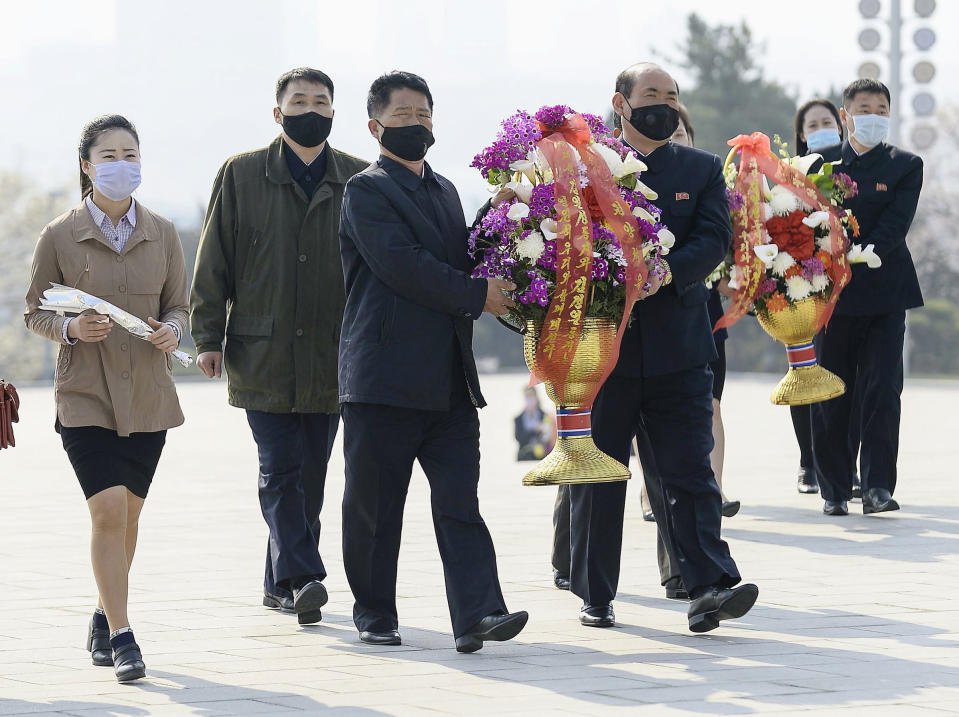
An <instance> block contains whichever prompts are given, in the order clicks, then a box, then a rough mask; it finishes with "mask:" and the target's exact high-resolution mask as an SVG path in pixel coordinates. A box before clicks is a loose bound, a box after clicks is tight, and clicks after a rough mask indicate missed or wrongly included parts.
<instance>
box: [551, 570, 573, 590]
mask: <svg viewBox="0 0 959 717" xmlns="http://www.w3.org/2000/svg"><path fill="white" fill-rule="evenodd" d="M553 585H555V586H556V587H557V588H559V589H560V590H569V575H563V574H562V573H560V572H559V570H553Z"/></svg>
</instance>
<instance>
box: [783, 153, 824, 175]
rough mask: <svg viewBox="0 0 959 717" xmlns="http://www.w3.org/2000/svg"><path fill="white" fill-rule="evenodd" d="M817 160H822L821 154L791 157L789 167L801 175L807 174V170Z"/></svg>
mask: <svg viewBox="0 0 959 717" xmlns="http://www.w3.org/2000/svg"><path fill="white" fill-rule="evenodd" d="M818 159H822V155H821V154H805V155H803V156H801V157H791V158H790V159H789V165H790V166H791V167H795V168H796V169H798V170H799V171H800V172H802V173H803V174H809V168H810V167H812V166H813V164H815V162H816V160H818Z"/></svg>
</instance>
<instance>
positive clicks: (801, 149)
mask: <svg viewBox="0 0 959 717" xmlns="http://www.w3.org/2000/svg"><path fill="white" fill-rule="evenodd" d="M817 105H819V106H820V107H825V108H826V109H827V110H829V112H830V114H832V116H833V117H835V118H836V128H837V129H838V130H839V141H840V142H841V141H842V140H843V134H845V133H844V132H843V129H844V128H843V126H842V120H841V119H840V118H839V110H838V109H836V105H834V104H833V103H832V102H830V101H829V100H827V99H823V98H822V97H817V98H816V99H813V100H809V101H808V102H805V103H803V105H802V107H800V108H799V109H798V110H797V111H796V118H795V120H794V122H793V124H794V125H795V129H796V154H798V155H799V156H803V155H806V154H809V146H808V145H807V144H806V140H804V139H803V138H802V136H803V131H802V126H803V123H804V122H805V121H806V113H807V112H808V111H809V110H810V109H812V108H813V107H815V106H817Z"/></svg>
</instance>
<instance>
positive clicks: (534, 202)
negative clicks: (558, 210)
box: [529, 184, 556, 219]
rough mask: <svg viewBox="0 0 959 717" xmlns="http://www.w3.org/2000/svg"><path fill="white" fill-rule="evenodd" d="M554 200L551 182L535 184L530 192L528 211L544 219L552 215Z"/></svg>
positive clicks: (553, 187)
mask: <svg viewBox="0 0 959 717" xmlns="http://www.w3.org/2000/svg"><path fill="white" fill-rule="evenodd" d="M555 201H556V198H555V186H554V185H553V184H537V185H536V186H535V187H533V191H532V193H531V194H530V198H529V212H530V214H531V215H533V216H534V217H542V218H544V219H546V218H548V217H550V216H552V214H553V204H554V202H555Z"/></svg>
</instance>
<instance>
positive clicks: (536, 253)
mask: <svg viewBox="0 0 959 717" xmlns="http://www.w3.org/2000/svg"><path fill="white" fill-rule="evenodd" d="M544 251H546V244H545V243H544V242H543V235H542V234H540V233H539V232H536V231H533V232H530V233H529V234H528V235H527V236H525V237H524V238H523V239H520V240H518V241H517V242H516V254H517V256H519V257H521V258H523V259H529V260H530V261H531V262H533V263H535V262H536V261H537V260H538V259H539V258H540V257H541V256H542V255H543V252H544Z"/></svg>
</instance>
